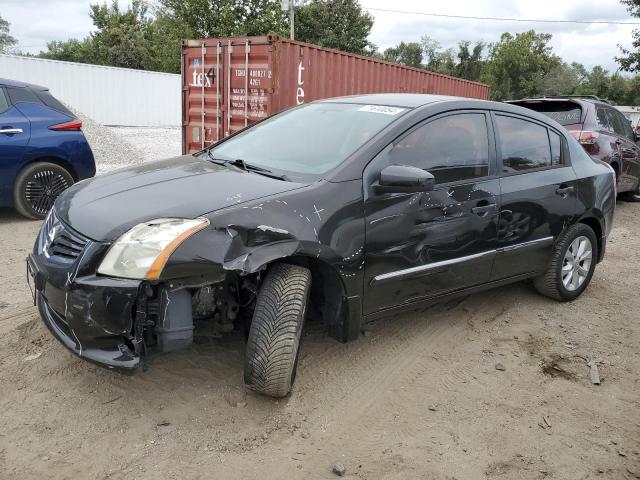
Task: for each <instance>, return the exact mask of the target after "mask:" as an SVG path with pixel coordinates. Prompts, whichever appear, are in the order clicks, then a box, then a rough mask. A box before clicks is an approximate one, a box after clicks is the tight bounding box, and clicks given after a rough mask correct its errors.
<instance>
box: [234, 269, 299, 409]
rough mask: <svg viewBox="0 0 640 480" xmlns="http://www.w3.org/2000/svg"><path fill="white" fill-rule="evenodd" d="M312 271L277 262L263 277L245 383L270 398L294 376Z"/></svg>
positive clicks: (286, 387) (281, 392) (285, 389)
mask: <svg viewBox="0 0 640 480" xmlns="http://www.w3.org/2000/svg"><path fill="white" fill-rule="evenodd" d="M310 286H311V272H310V271H309V270H308V269H306V268H304V267H300V266H297V265H289V264H284V263H279V264H276V265H274V266H273V267H272V268H271V269H270V270H269V272H268V273H267V276H266V277H265V279H264V281H263V283H262V286H261V288H260V292H259V293H258V299H257V301H256V308H255V311H254V313H253V320H252V322H251V328H250V329H249V339H248V340H247V352H246V359H245V366H244V383H245V385H246V386H247V387H248V388H250V389H251V390H255V391H256V392H259V393H262V394H264V395H268V396H271V397H278V398H280V397H284V396H286V395H287V394H288V393H289V391H290V390H291V387H292V385H293V382H294V380H295V377H296V367H297V365H298V347H299V346H300V337H301V334H302V327H303V325H304V319H305V313H306V307H307V300H308V297H309V289H310Z"/></svg>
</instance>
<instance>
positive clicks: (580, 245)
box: [533, 223, 598, 302]
mask: <svg viewBox="0 0 640 480" xmlns="http://www.w3.org/2000/svg"><path fill="white" fill-rule="evenodd" d="M597 249H598V244H597V242H596V236H595V234H594V233H593V230H592V229H591V228H590V227H588V226H587V225H584V224H582V223H578V224H576V225H573V226H572V227H571V228H569V230H567V231H566V232H565V234H564V235H563V236H562V238H561V240H560V241H559V242H558V243H557V244H556V246H555V247H554V250H553V256H552V258H551V263H550V264H549V268H547V271H546V272H545V273H544V274H543V275H541V276H540V277H537V278H536V279H534V281H533V284H534V286H535V287H536V290H538V292H540V293H541V294H542V295H545V296H547V297H550V298H553V299H555V300H559V301H561V302H567V301H570V300H574V299H575V298H578V297H579V296H580V294H582V292H584V290H585V289H586V288H587V285H589V282H590V281H591V277H592V276H593V271H594V269H595V267H596V259H597V258H598V251H597Z"/></svg>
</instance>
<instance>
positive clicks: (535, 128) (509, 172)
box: [492, 112, 577, 280]
mask: <svg viewBox="0 0 640 480" xmlns="http://www.w3.org/2000/svg"><path fill="white" fill-rule="evenodd" d="M492 117H493V121H494V127H495V132H496V146H497V151H498V166H499V168H501V169H502V173H501V178H500V189H501V197H500V218H499V224H498V247H499V248H498V253H497V255H496V260H495V264H494V269H493V273H492V279H493V280H500V279H503V278H509V277H516V276H518V275H524V274H530V273H531V272H539V271H541V270H544V268H545V267H546V265H547V262H548V260H549V258H550V255H551V246H552V243H553V241H554V239H555V238H557V237H558V235H560V234H561V233H562V231H563V230H564V228H565V226H566V225H568V224H569V223H570V222H571V221H572V219H573V217H574V215H575V208H576V204H577V203H576V187H577V185H576V175H575V173H574V171H573V168H572V167H571V165H570V164H569V159H568V153H567V147H566V140H565V139H564V137H563V136H562V135H560V134H559V132H556V131H555V130H553V129H551V128H548V127H547V126H546V125H544V124H542V123H538V122H535V121H532V120H530V119H528V118H526V117H520V116H516V115H511V114H506V113H500V112H495V113H494V114H492Z"/></svg>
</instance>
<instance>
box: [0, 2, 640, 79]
mask: <svg viewBox="0 0 640 480" xmlns="http://www.w3.org/2000/svg"><path fill="white" fill-rule="evenodd" d="M97 1H100V2H102V1H104V0H0V16H2V17H3V18H4V19H5V20H7V21H9V22H10V23H11V34H12V35H13V36H14V37H16V38H17V39H18V41H19V45H18V48H19V49H21V50H23V51H28V52H32V53H37V52H39V51H40V50H44V49H46V44H47V42H49V41H51V40H66V39H68V38H74V37H75V38H82V37H84V36H86V35H87V34H88V33H89V32H90V31H91V30H92V27H93V25H92V24H91V19H90V18H89V4H90V3H96V2H97ZM119 3H120V5H121V6H126V5H127V4H128V3H129V2H128V1H127V0H120V2H119ZM360 3H361V5H362V6H363V7H370V8H373V9H375V8H380V9H393V10H403V11H408V12H426V13H436V14H446V15H466V16H483V17H500V18H505V17H508V18H519V19H549V20H581V21H594V20H600V21H603V20H606V21H618V22H620V21H621V22H632V21H636V22H640V19H639V18H635V19H634V18H632V17H630V16H629V14H628V12H627V11H626V9H625V8H624V6H622V5H621V4H620V2H619V1H618V0H563V1H558V0H481V1H478V0H450V1H448V2H442V1H438V2H435V1H429V0H394V1H393V2H389V0H360ZM369 12H370V13H371V14H372V15H373V16H374V17H375V23H374V27H373V30H372V32H371V36H370V38H369V39H370V41H371V42H373V43H374V44H376V45H377V46H378V47H379V48H380V49H381V50H384V49H385V48H387V47H390V46H394V45H396V44H398V43H399V42H400V41H405V42H411V41H419V39H420V37H422V36H423V35H428V36H430V37H431V38H433V39H434V40H437V41H438V42H440V43H441V45H442V46H443V47H444V48H448V47H455V46H456V45H457V43H458V42H459V41H460V40H471V41H472V42H475V41H480V40H483V41H485V42H493V41H497V40H498V39H499V37H500V34H501V33H502V32H507V31H508V32H512V33H516V32H522V31H526V30H530V29H534V30H536V31H538V32H548V33H551V34H553V39H552V42H551V44H552V46H553V50H554V52H555V53H556V54H557V55H559V56H560V57H562V58H563V59H564V60H565V61H567V62H573V61H576V62H580V63H583V64H584V65H585V66H587V67H592V66H594V65H602V66H603V67H605V68H606V69H607V70H609V71H615V70H616V69H617V68H618V65H617V64H616V62H615V60H614V57H615V56H616V55H619V53H620V52H619V49H618V46H617V45H618V44H622V45H624V46H630V44H631V31H632V30H633V29H634V28H638V29H640V25H635V26H633V25H602V24H599V25H585V24H571V23H530V22H513V21H496V20H491V21H489V20H473V19H455V18H436V17H429V16H425V15H418V14H416V13H412V14H403V13H391V12H382V11H378V10H369Z"/></svg>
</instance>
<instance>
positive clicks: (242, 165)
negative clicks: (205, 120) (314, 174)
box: [207, 150, 289, 181]
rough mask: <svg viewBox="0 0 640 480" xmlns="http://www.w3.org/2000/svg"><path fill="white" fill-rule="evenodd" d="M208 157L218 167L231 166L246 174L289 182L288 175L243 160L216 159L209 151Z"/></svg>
mask: <svg viewBox="0 0 640 480" xmlns="http://www.w3.org/2000/svg"><path fill="white" fill-rule="evenodd" d="M207 155H208V156H209V160H210V161H211V162H213V163H215V164H217V165H225V166H229V165H231V166H234V167H236V168H239V169H241V170H244V171H245V172H253V173H257V174H259V175H264V176H265V177H271V178H275V179H278V180H285V181H288V180H289V179H288V178H287V176H286V175H282V174H278V173H275V172H272V171H271V170H269V169H268V168H263V167H259V166H257V165H252V164H250V163H247V162H245V161H244V160H242V159H241V158H237V159H235V160H225V159H223V158H216V157H215V156H214V155H213V153H212V152H211V150H207Z"/></svg>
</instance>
